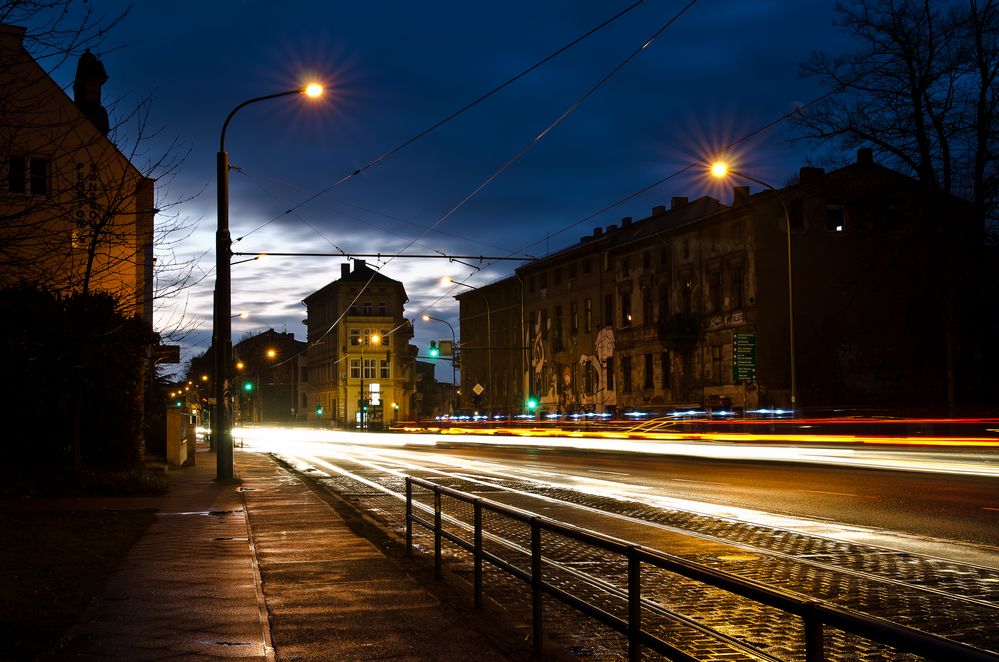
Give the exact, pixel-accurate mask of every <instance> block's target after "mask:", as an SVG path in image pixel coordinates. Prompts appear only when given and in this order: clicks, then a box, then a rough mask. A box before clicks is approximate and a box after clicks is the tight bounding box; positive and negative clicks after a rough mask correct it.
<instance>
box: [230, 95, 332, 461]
mask: <svg viewBox="0 0 999 662" xmlns="http://www.w3.org/2000/svg"><path fill="white" fill-rule="evenodd" d="M322 91H323V90H322V86H320V85H319V84H317V83H312V84H309V85H307V86H305V87H299V88H296V89H294V90H287V91H285V92H278V93H276V94H268V95H266V96H262V97H255V98H253V99H249V100H247V101H244V102H243V103H241V104H239V105H238V106H236V107H235V108H234V109H233V110H232V112H230V113H229V115H228V116H227V117H226V118H225V122H224V123H223V124H222V132H221V134H220V135H219V151H218V155H217V158H216V161H215V164H216V182H217V187H218V190H217V203H218V226H217V229H216V232H215V311H214V315H213V317H214V319H213V322H214V324H213V329H212V343H213V344H214V346H215V374H216V375H217V376H218V378H217V379H216V380H215V414H214V421H213V423H212V435H213V437H214V439H215V448H216V457H215V459H216V479H217V480H232V479H233V477H234V476H233V464H232V413H231V412H230V411H229V410H228V408H229V406H230V404H229V402H228V400H227V399H228V397H229V394H228V386H229V371H230V368H229V366H230V363H231V361H232V271H231V266H232V265H231V264H230V260H231V258H232V237H231V236H230V234H229V154H228V153H227V152H226V151H225V133H226V129H228V128H229V122H231V121H232V118H233V117H235V116H236V113H238V112H239V111H240V110H242V109H243V108H245V107H246V106H249V105H250V104H253V103H258V102H260V101H267V100H269V99H277V98H279V97H285V96H290V95H293V94H305V95H307V96H309V97H311V98H316V97H318V96H320V95H321V94H322Z"/></svg>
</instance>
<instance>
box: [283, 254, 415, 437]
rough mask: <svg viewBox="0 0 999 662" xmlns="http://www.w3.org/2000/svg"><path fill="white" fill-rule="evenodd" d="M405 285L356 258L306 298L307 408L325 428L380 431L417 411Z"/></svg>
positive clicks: (302, 399)
mask: <svg viewBox="0 0 999 662" xmlns="http://www.w3.org/2000/svg"><path fill="white" fill-rule="evenodd" d="M407 300H408V298H407V296H406V290H405V288H404V287H403V285H402V283H400V282H399V281H396V280H393V279H391V278H389V277H387V276H385V275H383V274H381V273H379V272H378V271H375V270H374V269H372V268H371V267H369V266H367V264H365V262H364V260H354V266H353V269H351V265H350V264H342V265H341V273H340V278H339V279H338V280H335V281H333V282H331V283H330V284H328V285H326V286H325V287H323V288H322V289H320V290H318V291H316V292H313V293H312V294H310V295H309V296H307V297H306V298H305V300H304V303H305V306H306V309H307V311H308V318H307V319H306V320H305V324H306V326H307V327H308V345H309V348H308V351H307V352H306V353H305V360H304V362H303V364H302V374H301V385H302V387H301V393H300V395H299V400H300V406H301V408H302V409H303V410H304V411H305V412H306V415H307V417H308V420H309V421H311V422H314V423H319V424H321V425H335V426H339V427H345V428H361V427H362V426H363V427H364V428H366V429H367V428H372V429H377V428H381V427H384V426H388V425H391V424H392V423H394V422H395V421H400V420H407V419H409V418H410V417H411V416H412V415H414V414H413V412H412V409H411V408H412V405H413V400H414V398H413V395H414V393H415V383H416V375H415V360H416V347H415V346H414V345H411V344H410V343H409V341H410V340H411V339H412V337H413V325H412V323H411V322H410V321H409V320H407V319H406V318H405V317H404V315H403V307H404V305H405V303H406V301H407Z"/></svg>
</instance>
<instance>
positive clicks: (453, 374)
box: [423, 315, 458, 416]
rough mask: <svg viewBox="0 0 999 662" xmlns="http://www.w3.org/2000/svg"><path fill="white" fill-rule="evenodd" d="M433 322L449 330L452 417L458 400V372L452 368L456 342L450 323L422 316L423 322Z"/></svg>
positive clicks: (429, 316)
mask: <svg viewBox="0 0 999 662" xmlns="http://www.w3.org/2000/svg"><path fill="white" fill-rule="evenodd" d="M430 320H434V321H435V322H442V323H444V324H447V328H449V329H451V415H452V416H453V415H454V413H455V412H456V411H458V406H457V399H458V382H457V377H456V375H457V374H458V371H457V370H456V369H455V367H454V360H455V352H456V351H458V341H457V336H455V335H454V327H453V326H451V322H448V321H447V320H443V319H441V318H439V317H434V316H433V315H424V316H423V321H424V322H429V321H430Z"/></svg>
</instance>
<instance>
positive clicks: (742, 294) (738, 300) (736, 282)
mask: <svg viewBox="0 0 999 662" xmlns="http://www.w3.org/2000/svg"><path fill="white" fill-rule="evenodd" d="M729 273H730V275H731V276H732V291H731V295H732V310H739V309H741V308H742V307H743V306H744V305H745V303H746V279H745V277H744V276H743V275H742V265H741V264H736V265H733V266H732V267H730V269H729Z"/></svg>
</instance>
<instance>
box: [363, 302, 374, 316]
mask: <svg viewBox="0 0 999 662" xmlns="http://www.w3.org/2000/svg"><path fill="white" fill-rule="evenodd" d="M372 310H373V308H372V306H371V302H370V301H365V302H364V303H362V304H361V314H362V315H365V316H367V317H371V312H372Z"/></svg>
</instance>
